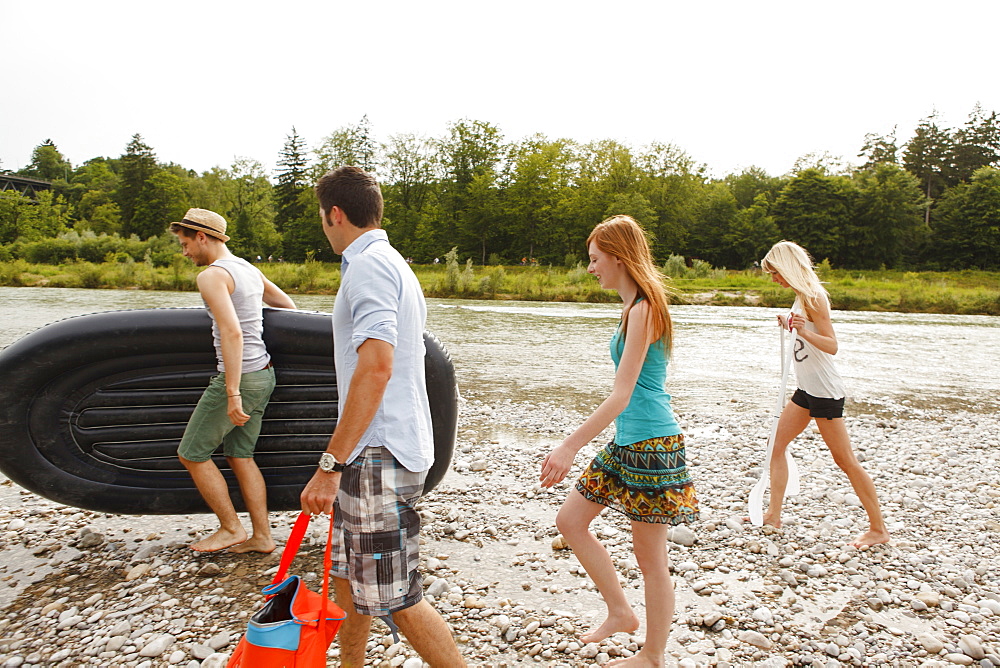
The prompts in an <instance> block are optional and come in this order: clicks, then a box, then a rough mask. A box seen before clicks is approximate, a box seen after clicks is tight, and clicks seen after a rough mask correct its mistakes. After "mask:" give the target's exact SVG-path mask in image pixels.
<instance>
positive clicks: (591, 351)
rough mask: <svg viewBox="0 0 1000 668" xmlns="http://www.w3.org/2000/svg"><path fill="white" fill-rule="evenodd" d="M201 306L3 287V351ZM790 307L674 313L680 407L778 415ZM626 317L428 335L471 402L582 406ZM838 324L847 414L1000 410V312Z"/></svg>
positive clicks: (552, 317) (608, 310)
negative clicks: (66, 322)
mask: <svg viewBox="0 0 1000 668" xmlns="http://www.w3.org/2000/svg"><path fill="white" fill-rule="evenodd" d="M789 296H791V293H789ZM295 301H296V303H297V304H298V305H299V307H300V308H304V309H310V310H316V311H325V312H329V311H330V310H331V309H332V307H333V297H330V296H314V295H298V296H295ZM200 305H201V300H200V298H199V296H198V294H197V293H194V292H150V291H140V290H85V289H71V288H0V348H2V347H4V346H7V345H9V344H10V343H12V342H14V341H16V340H17V339H18V338H20V337H22V336H24V335H26V334H28V333H29V332H31V331H33V330H35V329H38V328H39V327H42V326H43V325H45V324H47V323H50V322H54V321H56V320H60V319H62V318H67V317H70V316H74V315H81V314H85V313H94V312H98V311H112V310H119V309H135V308H156V307H179V306H200ZM779 312H781V311H780V310H778V309H766V308H756V307H736V306H675V307H673V308H672V309H671V313H672V316H673V319H674V325H675V343H674V350H673V355H672V360H671V365H670V377H669V379H668V390H669V391H670V392H671V394H672V395H673V397H674V406H675V408H676V410H677V411H678V412H679V413H680V414H684V413H687V412H694V411H708V412H718V411H720V410H726V411H729V410H734V411H743V412H748V413H754V414H759V413H761V412H763V411H768V410H770V409H771V407H772V406H773V404H774V397H775V393H776V391H777V387H778V381H779V368H780V362H779V350H780V348H779V346H780V343H779V342H780V334H779V328H778V326H777V322H776V319H775V316H776V315H777V314H778V313H779ZM619 315H620V305H613V304H564V303H550V302H498V301H469V300H446V299H431V300H428V329H430V330H431V331H432V332H434V334H436V335H437V337H438V338H439V339H441V341H442V342H444V344H445V345H446V346H447V348H448V349H449V351H450V352H451V355H452V358H453V359H454V362H455V367H456V371H457V375H458V382H459V388H460V391H461V392H462V394H463V395H464V396H466V397H475V398H479V399H482V400H483V401H490V402H495V401H503V400H510V401H531V402H547V403H551V404H554V405H558V406H563V407H566V408H574V409H577V410H581V411H586V410H589V409H592V408H593V407H594V406H596V405H597V404H598V403H600V401H601V400H602V399H603V398H604V397H605V396H606V395H607V393H608V392H609V391H610V389H611V382H612V379H613V374H614V368H613V366H612V364H611V361H610V358H609V356H608V340H609V339H610V337H611V334H612V333H613V330H614V328H615V326H616V325H617V322H618V318H619ZM833 319H834V326H835V329H836V331H837V336H838V339H839V342H840V352H839V353H838V355H837V363H838V368H839V370H840V372H841V374H842V375H843V376H844V378H845V380H846V382H847V386H848V392H849V403H848V413H851V412H854V413H856V414H857V413H872V414H900V413H903V414H913V413H916V414H919V413H920V411H922V410H923V409H931V408H944V409H955V410H967V411H972V412H980V411H986V412H994V411H997V410H1000V346H997V343H996V342H997V339H998V335H1000V318H995V317H990V316H958V315H928V314H904V313H872V312H843V311H838V312H835V313H834V316H833Z"/></svg>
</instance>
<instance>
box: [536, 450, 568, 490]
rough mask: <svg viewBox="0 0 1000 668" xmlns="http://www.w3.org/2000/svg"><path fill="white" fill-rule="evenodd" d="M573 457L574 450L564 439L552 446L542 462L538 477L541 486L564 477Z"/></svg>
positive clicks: (549, 484)
mask: <svg viewBox="0 0 1000 668" xmlns="http://www.w3.org/2000/svg"><path fill="white" fill-rule="evenodd" d="M575 458H576V450H574V449H573V448H572V447H570V446H569V445H567V444H566V441H563V442H562V444H560V445H557V446H556V447H554V448H552V452H550V453H549V455H548V457H546V458H545V461H543V462H542V474H541V476H539V478H538V479H539V481H541V483H542V487H552V486H553V485H555V484H556V483H557V482H559V481H560V480H562V479H563V478H565V477H566V474H567V473H569V469H570V467H571V466H573V460H574V459H575Z"/></svg>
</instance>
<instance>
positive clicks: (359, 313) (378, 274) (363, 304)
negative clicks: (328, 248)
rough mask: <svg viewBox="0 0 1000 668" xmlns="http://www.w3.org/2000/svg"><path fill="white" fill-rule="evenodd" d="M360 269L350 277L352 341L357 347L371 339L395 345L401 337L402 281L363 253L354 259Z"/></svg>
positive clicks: (354, 266) (356, 269)
mask: <svg viewBox="0 0 1000 668" xmlns="http://www.w3.org/2000/svg"><path fill="white" fill-rule="evenodd" d="M351 265H352V266H351V272H357V274H356V275H355V276H354V278H356V279H361V280H353V281H351V287H350V294H349V295H347V297H348V299H349V301H350V304H351V320H352V322H353V328H352V332H351V344H352V346H353V347H354V350H355V351H357V349H358V348H360V347H361V344H363V343H364V342H365V341H367V340H368V339H378V340H380V341H385V342H386V343H388V344H389V345H391V346H392V347H393V348H395V347H396V342H397V340H398V329H397V319H398V316H399V293H400V284H399V279H398V277H397V276H395V275H394V274H393V272H391V271H387V267H386V266H385V265H383V264H380V263H375V262H366V261H365V260H364V259H363V258H362V257H359V258H358V259H357V260H355V261H354V262H352V263H351Z"/></svg>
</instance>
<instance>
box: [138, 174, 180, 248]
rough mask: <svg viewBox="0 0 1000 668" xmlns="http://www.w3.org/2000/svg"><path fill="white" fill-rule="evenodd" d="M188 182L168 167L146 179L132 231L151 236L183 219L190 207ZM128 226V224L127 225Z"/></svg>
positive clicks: (140, 236) (143, 235)
mask: <svg viewBox="0 0 1000 668" xmlns="http://www.w3.org/2000/svg"><path fill="white" fill-rule="evenodd" d="M187 205H188V196H187V192H186V191H185V188H184V181H183V179H181V177H179V176H178V175H177V174H175V173H173V172H172V171H168V170H166V169H160V170H159V171H157V172H155V173H154V174H153V175H152V176H150V177H149V179H148V180H147V181H146V183H145V185H144V186H143V189H142V191H141V192H140V196H139V199H138V200H137V201H136V203H135V211H134V212H133V215H132V221H131V224H130V225H129V227H128V228H127V229H126V230H125V231H126V232H127V233H128V234H135V235H138V236H139V238H140V239H148V238H150V237H155V236H157V235H160V234H163V233H164V232H166V230H167V226H168V225H169V224H170V223H171V222H174V221H178V220H181V218H183V217H184V212H185V211H187V209H188V208H189V207H188V206H187ZM123 227H124V226H123Z"/></svg>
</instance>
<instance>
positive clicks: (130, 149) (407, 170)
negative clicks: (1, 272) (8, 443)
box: [0, 105, 1000, 269]
mask: <svg viewBox="0 0 1000 668" xmlns="http://www.w3.org/2000/svg"><path fill="white" fill-rule="evenodd" d="M858 155H859V157H862V158H864V163H863V164H862V165H861V166H860V167H858V166H845V165H843V164H842V163H841V162H840V161H839V160H838V159H837V158H835V157H833V156H830V155H828V154H820V155H816V154H813V155H809V156H805V157H803V158H801V159H800V160H799V161H798V162H797V163H796V165H795V166H794V168H793V169H792V170H791V171H790V173H788V174H786V175H782V176H772V175H769V174H768V173H767V172H766V171H765V170H763V169H760V168H757V167H750V168H747V169H744V170H742V171H740V172H738V173H732V174H728V175H726V176H724V177H722V178H711V177H710V176H709V175H708V174H709V172H708V168H707V166H706V165H703V164H699V163H698V162H696V161H695V160H694V159H693V158H691V157H690V156H689V155H688V154H687V153H685V152H684V151H683V150H681V149H680V148H678V147H676V146H674V145H671V144H661V143H653V144H649V145H646V146H641V147H633V146H629V145H626V144H623V143H621V142H618V141H615V140H612V139H608V140H603V141H595V142H589V143H580V142H576V141H573V140H571V139H549V138H547V137H545V136H542V135H535V136H531V137H528V138H525V139H522V140H519V141H510V140H508V139H507V138H505V137H504V135H503V133H502V132H501V130H500V129H499V128H498V127H497V126H496V125H494V124H492V123H489V122H486V121H480V120H470V119H463V120H459V121H455V122H453V123H451V124H449V125H448V127H447V131H446V132H445V133H444V134H443V135H442V136H439V137H424V136H419V135H415V134H399V135H394V136H391V137H389V138H388V139H387V140H386V141H384V142H380V141H378V140H376V138H375V136H374V134H373V131H372V127H371V124H370V123H369V121H368V119H367V117H365V118H362V119H361V120H360V121H359V122H357V123H356V124H352V125H347V126H344V127H341V128H339V129H337V130H336V131H334V132H333V133H331V134H330V135H329V136H327V137H326V138H324V139H322V140H321V141H320V142H319V144H318V145H315V146H314V147H313V148H310V147H309V145H308V143H307V141H306V140H305V138H303V137H302V136H300V135H299V134H298V133H297V132H296V130H295V128H292V130H291V132H290V134H288V135H287V136H286V137H285V141H284V144H283V146H282V148H281V150H280V152H279V154H278V160H277V169H276V171H275V174H273V175H271V174H268V172H267V170H265V168H264V167H263V165H262V164H261V163H259V162H257V161H255V160H252V159H249V158H237V159H236V160H235V161H234V162H233V164H232V165H230V166H229V167H227V168H222V167H215V168H213V169H211V170H209V171H206V172H203V173H201V174H199V173H197V172H195V171H194V170H189V169H185V168H184V167H182V166H181V165H176V164H172V163H162V162H160V161H159V160H158V159H157V157H156V154H155V152H154V150H153V148H152V147H150V146H149V145H147V144H146V143H145V141H144V140H143V138H142V136H141V135H139V134H136V135H134V136H133V137H132V138H131V140H130V141H129V143H128V145H127V146H126V147H125V151H124V153H122V155H120V156H119V157H117V158H106V157H98V158H93V159H91V160H88V161H86V162H84V163H83V164H81V165H77V166H73V165H72V164H70V163H69V162H68V161H67V160H66V159H65V158H64V156H63V155H62V153H61V152H60V151H59V149H58V147H57V146H56V145H55V143H53V142H52V141H51V140H46V141H44V142H42V143H41V144H39V145H38V146H37V147H36V148H35V149H34V151H33V153H32V158H31V162H30V163H29V164H28V165H26V166H24V167H23V168H21V169H19V170H17V171H16V172H15V173H16V174H18V175H21V176H27V177H33V178H38V179H43V180H47V181H50V182H51V184H52V189H51V191H43V192H41V193H40V194H39V195H38V196H37V198H35V199H28V198H27V197H24V196H22V195H19V194H17V193H14V192H9V191H8V192H4V193H0V259H2V258H3V257H5V256H9V257H13V258H17V257H24V258H26V259H34V260H35V261H39V260H38V256H55V257H54V259H55V260H60V259H67V258H68V257H70V256H73V255H74V253H75V254H76V256H77V257H80V254H81V252H82V251H81V250H80V249H81V248H84V247H86V248H87V249H89V250H87V251H86V252H87V253H89V254H90V255H94V254H99V253H100V252H101V251H102V250H107V252H108V253H109V254H110V255H108V257H109V258H111V257H114V256H115V255H116V254H117V255H119V256H120V255H122V254H126V255H128V254H134V253H137V252H140V251H141V252H145V253H146V255H147V257H148V256H149V255H150V253H152V255H153V260H154V261H156V262H157V263H169V261H170V260H169V255H170V252H171V247H170V246H169V244H168V243H167V240H169V239H170V237H169V235H165V234H164V231H165V227H166V224H167V223H168V222H170V221H174V220H179V219H180V217H181V216H183V214H184V211H185V210H186V209H187V208H188V207H191V206H197V207H203V208H208V209H212V210H214V211H217V212H219V213H221V214H222V215H223V216H225V217H226V219H227V220H228V221H229V223H230V226H231V232H230V236H231V237H232V241H231V243H230V246H231V247H232V248H233V250H234V251H235V252H237V253H238V254H241V255H243V256H245V257H251V258H254V257H256V256H258V255H259V256H261V257H262V258H267V257H273V258H274V259H284V260H287V261H303V260H307V259H315V260H327V261H328V260H333V259H335V258H334V256H333V255H332V252H331V251H330V248H329V245H328V244H327V242H326V239H325V237H324V236H323V234H322V230H321V229H320V226H319V219H318V215H317V210H318V203H317V201H316V198H315V195H314V193H313V190H312V184H313V183H315V181H316V179H317V178H318V177H319V176H320V175H322V174H323V173H325V172H326V171H327V170H329V169H331V168H333V167H335V166H338V165H342V164H354V165H358V166H360V167H362V168H364V169H366V170H369V171H372V172H374V173H375V174H376V175H377V176H378V178H379V181H380V182H381V184H382V187H383V193H384V195H385V205H386V206H385V220H384V227H385V228H386V229H387V231H388V232H389V234H390V236H391V238H392V240H393V243H394V244H395V245H396V246H397V248H399V249H400V251H401V252H402V253H403V254H404V255H407V256H409V257H412V258H413V259H414V260H415V261H416V262H430V261H432V260H433V259H434V258H442V257H443V256H444V254H445V253H447V252H448V251H449V250H450V249H452V248H457V251H458V255H459V257H461V258H462V259H463V261H464V259H466V258H471V259H472V260H473V261H474V262H475V263H477V264H517V263H520V262H522V261H534V262H538V263H542V264H560V265H562V264H565V265H568V266H572V265H573V264H575V263H576V262H578V261H582V260H583V259H584V258H585V249H584V242H585V240H586V237H587V234H588V233H589V231H590V230H591V229H592V227H593V225H594V224H596V222H598V221H600V220H602V219H603V218H605V217H607V216H609V215H612V214H619V213H624V214H629V215H631V216H633V217H634V218H636V220H638V221H639V222H640V223H642V225H643V226H644V228H645V229H646V230H647V232H648V233H649V235H650V239H651V241H652V243H653V248H654V252H655V253H656V255H657V258H658V259H660V260H665V259H666V258H667V257H669V256H671V255H683V256H686V257H688V258H698V259H700V260H702V261H704V262H708V263H710V264H712V265H713V266H716V267H728V268H731V269H742V268H746V267H748V266H750V265H751V264H752V263H753V262H755V261H756V260H757V259H759V258H760V257H761V256H763V254H764V253H765V252H766V251H767V249H768V248H769V247H770V245H771V244H773V243H774V242H775V241H778V240H780V239H783V238H784V239H792V240H795V241H797V242H799V243H801V244H802V245H803V246H805V247H806V248H808V249H809V250H810V251H811V252H812V253H813V255H814V256H815V258H816V260H817V261H820V260H823V259H826V260H829V262H830V263H831V265H832V266H834V267H841V268H857V269H877V268H880V267H887V268H899V269H963V268H979V269H998V268H1000V253H998V249H1000V169H998V167H1000V120H998V117H997V113H996V112H986V111H985V110H983V109H982V108H981V107H979V106H978V105H977V106H976V107H975V108H974V109H973V110H972V112H971V113H970V114H969V117H968V119H967V121H966V122H965V123H964V124H963V125H962V126H960V127H957V128H949V127H944V126H943V125H942V124H941V123H940V121H939V119H938V117H937V116H936V115H935V114H932V115H930V116H928V117H927V118H925V119H924V120H922V121H921V122H920V124H919V125H918V126H917V128H916V130H915V131H914V134H913V136H912V137H910V138H909V139H907V140H905V141H900V140H898V139H897V138H896V136H895V131H894V132H892V133H890V134H889V135H879V134H876V133H872V134H869V135H867V136H866V137H865V138H864V140H863V142H862V145H861V147H860V149H859V154H858ZM272 176H273V180H272ZM47 240H56V241H47ZM95 249H96V250H95ZM141 249H144V250H141ZM136 259H139V258H136Z"/></svg>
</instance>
